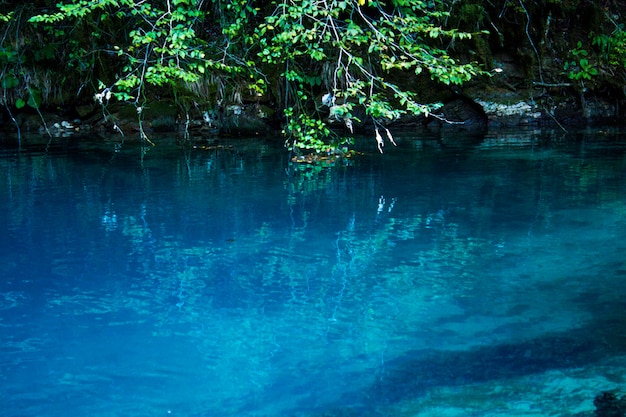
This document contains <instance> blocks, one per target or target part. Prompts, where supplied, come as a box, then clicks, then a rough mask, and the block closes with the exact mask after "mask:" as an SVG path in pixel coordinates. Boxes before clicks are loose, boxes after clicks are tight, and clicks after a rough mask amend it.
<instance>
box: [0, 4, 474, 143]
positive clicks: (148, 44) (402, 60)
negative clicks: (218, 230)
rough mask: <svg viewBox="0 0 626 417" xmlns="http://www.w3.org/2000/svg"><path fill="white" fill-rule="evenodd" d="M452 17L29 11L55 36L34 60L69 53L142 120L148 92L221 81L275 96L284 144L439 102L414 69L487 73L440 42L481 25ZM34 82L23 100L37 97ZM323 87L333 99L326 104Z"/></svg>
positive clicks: (332, 8) (323, 139) (75, 66)
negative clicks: (415, 82) (460, 23)
mask: <svg viewBox="0 0 626 417" xmlns="http://www.w3.org/2000/svg"><path fill="white" fill-rule="evenodd" d="M0 17H1V19H3V20H5V19H9V20H10V19H11V14H7V15H1V16H0ZM448 17H449V14H448V13H447V12H446V11H444V10H442V7H441V4H437V3H433V2H426V1H419V0H411V1H408V0H388V1H374V0H357V1H353V0H350V1H348V0H329V1H324V2H319V1H316V0H303V1H295V0H280V1H275V2H273V3H271V4H267V3H264V2H258V1H255V0H234V1H230V2H223V1H219V0H162V1H158V2H146V1H140V0H73V1H65V2H61V3H58V4H57V6H56V9H55V10H48V11H47V12H46V13H39V14H38V13H36V12H35V13H34V14H33V13H31V15H29V16H28V18H27V19H26V20H28V22H30V24H31V25H34V26H32V27H34V30H35V31H37V32H38V33H40V34H42V36H44V37H45V38H46V39H47V41H46V42H45V45H44V46H42V47H40V48H37V49H35V50H34V57H33V59H34V60H35V61H37V60H39V61H41V62H43V61H45V60H51V59H58V58H59V57H61V58H62V60H63V63H64V64H65V65H66V67H67V68H69V69H70V70H71V71H74V72H75V73H78V74H81V80H82V81H81V90H82V88H83V86H85V85H90V86H92V88H93V94H94V97H95V99H96V101H98V102H99V103H101V104H102V105H103V106H106V105H107V104H108V103H109V101H110V100H120V101H125V102H130V103H132V104H134V105H135V107H136V109H137V114H138V117H139V120H140V121H141V118H142V108H143V106H144V105H145V103H146V101H147V100H148V98H149V97H150V96H151V95H155V94H162V93H163V92H167V93H168V94H172V95H173V96H174V97H177V99H179V100H181V101H183V100H188V101H189V100H191V101H192V102H195V101H196V100H201V99H202V98H204V99H207V97H201V94H202V93H204V94H206V91H207V89H205V90H202V88H200V87H198V86H201V85H203V83H204V84H206V83H213V84H214V85H215V86H216V87H215V88H212V89H210V90H211V91H215V95H216V96H215V100H214V101H215V103H220V102H222V100H226V101H240V100H241V96H242V94H241V92H242V90H245V89H247V90H248V92H249V93H250V95H252V96H257V97H260V96H264V95H268V94H272V95H273V96H274V99H275V101H276V102H278V105H279V107H280V108H281V109H283V111H284V116H285V118H286V122H285V125H284V132H285V135H286V136H287V139H288V140H287V144H288V146H289V147H290V148H291V149H293V150H295V151H297V152H300V151H307V152H308V151H311V150H313V151H316V152H328V151H329V150H330V151H340V150H341V149H342V148H344V147H345V146H346V145H347V143H348V142H349V140H347V139H345V138H343V137H342V136H341V135H340V134H338V133H336V132H335V129H333V128H332V127H333V124H335V125H338V126H343V127H344V128H345V129H347V130H348V131H350V132H352V129H353V125H354V124H355V123H359V122H363V120H361V118H363V117H365V118H369V119H371V121H372V122H373V123H374V124H375V126H382V125H384V124H386V123H389V122H392V121H394V120H396V119H398V118H400V117H402V116H403V115H405V114H429V113H430V112H431V111H433V109H434V108H435V107H433V105H426V104H422V103H420V102H419V98H418V96H417V95H416V94H414V93H413V92H411V91H408V90H407V89H406V87H404V86H403V85H402V84H403V81H404V79H405V78H406V77H405V75H406V74H407V73H408V74H412V76H421V75H422V74H423V75H426V76H429V77H430V78H431V79H433V80H435V81H436V82H439V83H442V84H444V85H458V84H462V83H464V82H466V81H467V80H469V79H470V78H471V77H473V76H475V75H477V74H481V71H480V69H479V68H478V66H477V65H476V64H472V63H460V62H458V61H457V60H455V59H454V58H452V56H451V54H450V51H449V50H448V48H447V47H444V46H443V45H444V42H446V43H448V45H451V44H453V43H454V42H456V41H462V40H465V39H469V38H471V37H472V36H474V35H475V34H472V33H468V32H463V31H459V30H455V29H450V28H446V24H445V22H446V20H447V18H448ZM11 53H14V52H12V50H10V49H8V48H6V47H4V46H3V49H0V63H1V62H2V59H4V60H5V61H6V60H14V61H15V60H16V59H18V58H17V57H14V56H12V55H10V54H11ZM3 54H4V55H3ZM9 73H11V74H13V75H14V77H15V78H17V79H18V80H19V79H21V78H20V77H19V74H18V73H16V72H15V71H13V72H11V71H8V72H6V73H5V74H4V75H5V80H6V81H5V82H4V85H5V88H15V86H14V78H11V77H9V76H7V75H8V74H9ZM194 86H196V87H194ZM194 88H195V89H196V91H197V92H198V94H197V95H196V96H195V98H194V97H192V98H191V99H189V98H188V97H190V94H189V92H190V91H191V90H193V89H194ZM228 88H230V89H231V92H232V94H231V95H230V96H227V94H226V93H225V91H226V89H228ZM25 91H26V90H25ZM28 91H29V92H28V94H26V95H24V97H23V102H24V103H27V104H30V103H31V102H32V103H33V104H35V103H37V102H38V100H36V99H35V98H34V97H36V95H34V94H33V93H32V92H30V90H28ZM33 91H34V90H33ZM324 94H329V95H330V97H332V100H333V102H332V103H331V105H328V106H324V105H322V104H321V102H320V97H321V96H322V95H324ZM30 98H33V99H32V100H30ZM16 104H18V103H16ZM19 104H22V102H19ZM190 105H191V104H189V103H185V104H184V107H185V108H188V107H189V106H190Z"/></svg>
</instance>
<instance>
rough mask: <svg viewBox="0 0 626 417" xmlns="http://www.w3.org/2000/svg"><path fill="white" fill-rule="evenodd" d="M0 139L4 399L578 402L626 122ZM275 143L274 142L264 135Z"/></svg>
mask: <svg viewBox="0 0 626 417" xmlns="http://www.w3.org/2000/svg"><path fill="white" fill-rule="evenodd" d="M362 140H364V142H363V144H362V145H361V148H362V150H363V151H364V154H363V155H361V156H359V157H357V158H354V159H352V160H350V161H349V162H346V163H338V164H335V166H332V167H324V168H322V167H314V166H309V165H306V164H294V163H292V162H290V159H289V155H288V154H287V153H286V152H285V151H284V150H283V149H282V148H281V147H280V145H273V144H272V143H271V142H270V141H265V140H260V139H234V140H231V141H227V140H220V141H218V142H213V141H205V142H200V141H199V142H196V143H195V144H194V145H193V146H191V145H189V144H181V143H179V142H177V141H176V140H175V138H160V139H159V140H158V142H159V144H158V145H157V146H156V147H153V148H149V147H142V146H141V145H140V144H137V143H132V142H129V141H126V142H125V141H124V140H123V138H120V137H111V138H106V139H97V140H88V138H66V139H54V140H51V141H49V142H48V143H45V142H46V140H45V139H44V143H43V144H40V145H36V144H32V143H31V142H29V140H28V139H23V143H22V149H21V150H19V151H18V149H16V143H15V140H14V139H11V138H4V139H3V140H2V146H3V150H2V151H0V169H1V170H2V173H3V174H2V182H1V183H0V220H1V222H0V235H1V236H2V239H1V240H0V416H2V417H17V416H20V417H24V416H39V417H40V416H64V417H68V416H76V417H79V416H80V417H84V416H92V417H93V416H127V417H129V416H130V417H134V416H216V417H217V416H220V417H221V416H243V417H252V416H301V417H310V416H326V417H330V416H343V417H345V416H364V417H367V416H463V417H467V416H480V417H485V416H488V417H493V416H513V415H514V416H574V415H580V416H591V415H592V413H593V410H594V405H593V399H594V397H595V396H596V395H597V394H599V393H600V392H602V391H604V390H613V389H617V390H624V389H626V315H625V314H624V313H625V311H626V310H625V307H626V298H625V296H626V256H625V253H626V137H625V136H624V135H623V134H622V133H620V132H619V131H601V130H594V131H585V132H580V133H575V134H574V133H573V134H568V135H565V134H562V133H560V132H536V131H529V132H495V133H491V134H489V135H486V136H482V137H481V136H476V135H474V136H469V135H464V134H463V133H453V132H448V133H446V134H445V135H435V134H433V135H432V136H411V135H410V134H404V135H398V137H397V138H396V140H397V142H398V147H397V148H394V147H392V146H387V147H386V153H385V154H383V155H380V154H378V153H377V152H376V148H375V143H374V140H373V139H371V138H363V139H362ZM276 142H279V143H280V142H282V141H280V140H278V141H276Z"/></svg>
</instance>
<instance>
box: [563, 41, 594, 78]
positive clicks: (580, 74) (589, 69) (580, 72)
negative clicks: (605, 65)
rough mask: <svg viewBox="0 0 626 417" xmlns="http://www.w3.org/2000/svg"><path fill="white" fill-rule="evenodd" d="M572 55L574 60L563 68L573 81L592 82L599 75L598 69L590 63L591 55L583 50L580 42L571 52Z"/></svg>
mask: <svg viewBox="0 0 626 417" xmlns="http://www.w3.org/2000/svg"><path fill="white" fill-rule="evenodd" d="M571 54H572V56H573V57H574V59H573V60H571V61H568V62H566V63H565V64H564V67H563V69H565V71H567V76H568V77H569V78H570V79H571V80H576V81H583V80H591V79H592V78H593V77H595V76H596V75H598V69H597V68H596V67H595V66H594V65H592V64H590V63H589V59H588V58H587V57H588V55H589V53H588V52H587V51H586V50H585V49H583V46H582V42H578V45H577V46H576V48H575V49H573V50H572V51H571Z"/></svg>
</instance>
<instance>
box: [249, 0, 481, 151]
mask: <svg viewBox="0 0 626 417" xmlns="http://www.w3.org/2000/svg"><path fill="white" fill-rule="evenodd" d="M362 6H365V2H364V1H362V2H359V3H355V2H350V1H328V2H317V1H313V0H305V1H298V2H296V1H289V0H284V1H282V2H276V3H275V9H274V11H273V12H272V13H271V14H270V15H269V16H267V17H266V18H265V20H264V22H263V23H262V24H260V25H259V26H258V28H257V30H256V31H255V33H254V36H253V38H254V40H255V42H256V43H257V44H258V45H259V49H260V50H259V51H258V56H259V58H260V59H261V61H262V62H263V63H264V64H267V65H271V66H275V67H282V68H283V71H282V72H281V78H282V80H283V82H284V83H285V87H284V90H285V91H286V92H287V94H286V95H285V98H284V101H285V105H286V106H285V107H286V108H287V109H288V111H287V112H286V113H285V116H286V118H287V120H288V126H289V128H288V129H287V130H286V133H287V134H288V135H289V136H290V137H291V142H290V143H291V145H292V147H294V148H298V147H300V144H302V143H305V144H310V143H317V142H314V141H313V140H312V138H313V137H315V138H319V139H318V140H325V141H327V139H326V138H328V137H332V136H333V132H332V131H331V130H330V129H328V128H324V129H321V128H319V127H320V126H319V125H315V124H312V123H305V127H303V128H302V129H296V128H294V123H295V124H299V123H302V122H303V121H304V120H305V119H306V118H307V117H309V116H311V115H312V114H315V113H316V112H319V109H318V106H317V104H318V103H315V102H314V100H313V97H316V96H319V95H321V94H323V93H324V92H328V93H329V94H330V95H331V97H332V98H333V99H334V100H336V101H337V103H339V102H341V104H340V105H337V104H335V102H333V103H332V105H331V106H329V113H330V114H329V119H330V120H334V121H339V122H342V123H343V124H344V125H345V127H346V128H347V129H348V130H350V131H352V126H353V121H358V120H357V119H356V118H355V117H354V115H353V113H354V110H355V109H356V106H358V107H360V108H361V109H363V111H364V112H365V114H366V115H367V116H369V117H370V118H371V119H373V122H374V123H375V124H377V123H387V122H391V121H393V120H396V119H397V118H399V117H401V116H402V115H404V114H428V113H429V112H430V111H431V110H432V108H431V107H430V106H427V105H423V104H419V103H418V102H417V101H416V99H415V95H414V94H412V93H411V92H409V91H406V90H405V89H404V88H403V87H402V86H400V85H399V83H398V82H397V81H395V80H398V79H401V78H402V75H401V74H402V73H406V72H410V73H412V74H415V75H419V74H421V73H426V74H429V75H430V77H431V78H432V79H433V80H435V81H437V82H440V83H443V84H446V85H451V84H462V83H463V82H465V81H467V80H469V79H470V78H471V77H472V76H474V75H476V74H479V73H480V70H479V69H478V67H477V66H476V65H474V64H460V63H458V62H457V61H455V60H454V59H453V58H451V57H450V56H449V54H448V53H447V51H445V50H443V49H441V48H440V47H438V46H437V43H438V41H439V40H441V39H443V38H447V39H449V40H455V39H468V38H470V37H471V36H472V34H470V33H466V32H459V31H456V30H449V29H444V28H443V25H442V19H444V18H445V17H446V16H447V13H445V12H442V11H438V10H436V9H434V8H431V7H430V6H429V5H428V3H426V2H421V1H399V0H395V1H391V2H389V3H386V2H382V1H368V2H367V6H366V7H362ZM320 73H321V74H322V76H321V80H319V78H312V77H313V76H314V75H315V74H320ZM313 80H314V81H315V82H313ZM317 81H321V85H319V84H318V83H317ZM320 87H321V88H320ZM289 93H291V94H289ZM398 104H399V106H398ZM311 109H315V110H314V111H313V112H311ZM303 115H304V116H303ZM294 118H295V119H294Z"/></svg>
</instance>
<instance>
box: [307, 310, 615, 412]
mask: <svg viewBox="0 0 626 417" xmlns="http://www.w3.org/2000/svg"><path fill="white" fill-rule="evenodd" d="M604 307H605V308H609V309H611V311H614V312H615V314H616V315H615V317H614V318H612V319H611V318H607V317H606V316H603V317H600V316H599V317H598V318H597V320H592V321H591V322H590V323H588V324H587V325H586V326H585V327H583V328H580V329H576V330H573V331H571V332H566V333H558V334H548V335H545V336H542V337H538V338H534V339H530V340H526V341H523V342H521V343H510V344H509V343H504V344H497V345H489V346H480V347H477V348H475V349H470V350H463V351H451V350H441V351H433V350H412V351H408V352H406V353H405V354H404V355H403V356H401V357H399V358H395V359H393V360H390V361H388V362H386V363H385V364H384V367H383V370H382V371H381V372H380V373H379V374H378V375H377V376H376V380H375V382H374V383H373V384H371V385H370V386H369V388H367V389H365V390H364V392H359V393H351V394H348V395H345V396H344V398H343V399H342V400H340V402H339V404H337V405H336V406H331V407H329V408H328V409H326V410H324V411H323V412H322V413H321V414H315V415H321V416H326V417H331V416H345V417H347V416H351V417H355V416H362V417H365V416H386V415H389V414H388V413H389V409H391V408H393V407H394V406H397V405H399V404H400V403H402V402H403V401H411V400H417V399H420V398H423V397H426V396H428V395H429V392H431V391H432V390H433V389H437V388H446V387H457V386H458V387H460V386H469V385H472V384H480V383H487V382H498V383H499V384H500V385H503V386H506V385H507V382H506V381H511V385H513V384H514V382H513V380H515V379H518V378H522V377H525V376H530V375H535V374H542V373H546V372H550V371H556V370H568V369H574V368H585V367H590V366H593V365H594V364H596V363H600V362H602V361H603V360H605V359H607V358H608V357H610V356H613V355H623V354H625V353H626V332H624V331H623V329H624V328H626V319H625V318H624V317H622V316H621V315H619V314H618V313H619V312H620V311H624V308H626V304H625V303H616V304H615V305H610V306H606V305H605V306H604ZM564 389H566V387H564ZM503 395H505V394H503ZM589 400H590V401H591V398H590V399H589ZM341 404H343V405H341ZM346 404H353V407H346V406H345V405H346ZM442 405H445V404H442ZM563 411H564V412H565V413H566V414H567V412H568V410H563Z"/></svg>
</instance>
